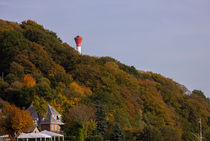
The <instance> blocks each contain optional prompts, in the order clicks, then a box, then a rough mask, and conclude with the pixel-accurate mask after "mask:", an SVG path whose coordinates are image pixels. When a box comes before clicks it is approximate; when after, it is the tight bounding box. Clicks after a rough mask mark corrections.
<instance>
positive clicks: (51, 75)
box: [0, 20, 210, 141]
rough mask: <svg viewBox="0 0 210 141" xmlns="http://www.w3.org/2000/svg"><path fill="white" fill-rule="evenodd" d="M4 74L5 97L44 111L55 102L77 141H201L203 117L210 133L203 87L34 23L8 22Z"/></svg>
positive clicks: (0, 32)
mask: <svg viewBox="0 0 210 141" xmlns="http://www.w3.org/2000/svg"><path fill="white" fill-rule="evenodd" d="M72 44H73V43H72ZM0 74H2V78H1V79H0V98H2V99H3V100H4V101H6V102H8V103H10V104H14V105H16V106H17V107H19V108H21V109H24V108H27V107H28V106H29V105H30V104H31V103H33V104H34V105H35V107H36V109H37V110H38V111H39V112H40V113H42V114H43V116H44V114H45V113H46V105H47V103H49V104H51V105H52V106H53V107H54V108H55V109H56V110H57V111H59V112H60V113H61V114H62V115H63V119H64V122H65V123H66V124H65V126H64V128H63V130H64V132H65V134H66V135H67V136H71V137H72V138H73V137H75V138H76V140H84V139H85V138H86V139H87V138H91V137H92V136H94V135H99V136H102V137H103V138H104V139H106V140H116V139H119V140H123V139H124V138H125V140H127V141H129V140H145V141H149V140H152V141H155V140H164V141H179V140H184V141H193V140H197V138H196V137H195V136H197V135H198V133H199V122H198V121H199V119H200V118H201V119H202V129H203V133H204V136H205V138H204V139H206V140H208V139H209V136H210V101H209V98H206V97H205V95H204V94H203V93H202V91H199V90H194V91H193V92H192V93H191V94H189V95H186V94H185V91H186V90H187V89H186V88H185V87H184V86H183V85H180V84H179V83H177V82H174V81H173V80H171V79H169V78H166V77H164V76H162V75H160V74H156V73H153V72H144V71H138V70H136V69H135V67H133V66H127V65H125V64H123V63H121V62H119V61H117V60H115V59H113V58H111V57H92V56H88V55H80V54H78V52H77V51H75V50H74V49H73V48H72V47H71V46H70V45H68V44H67V43H63V42H62V40H61V39H60V38H59V37H57V35H56V33H54V32H52V31H50V30H47V29H44V27H43V26H42V25H39V24H37V23H36V22H34V21H31V20H28V21H24V22H22V23H21V24H18V23H15V22H8V21H4V20H0ZM2 103H4V102H2ZM3 105H5V104H1V107H2V106H3ZM72 140H73V139H72ZM87 140H88V139H87Z"/></svg>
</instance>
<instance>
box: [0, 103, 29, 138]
mask: <svg viewBox="0 0 210 141" xmlns="http://www.w3.org/2000/svg"><path fill="white" fill-rule="evenodd" d="M32 127H33V119H32V117H31V115H30V113H29V112H27V111H24V110H21V109H19V108H17V107H15V106H14V105H9V104H8V105H6V106H5V107H4V108H3V110H2V113H1V114H0V132H2V133H4V134H9V136H10V138H12V139H13V138H14V137H16V136H17V135H19V134H20V133H22V132H28V131H29V130H30V128H32Z"/></svg>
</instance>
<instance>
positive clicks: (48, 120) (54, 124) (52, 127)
mask: <svg viewBox="0 0 210 141" xmlns="http://www.w3.org/2000/svg"><path fill="white" fill-rule="evenodd" d="M26 111H28V112H29V113H30V114H31V116H32V118H33V120H34V126H35V127H38V128H39V130H41V131H43V130H47V131H52V132H60V131H61V126H62V125H64V123H63V122H62V117H61V115H60V114H59V113H58V112H57V111H56V110H55V109H54V108H53V107H52V106H50V105H48V110H47V115H46V117H45V118H43V117H42V116H41V115H40V114H39V113H38V112H37V111H36V110H35V109H34V106H33V105H31V106H30V107H29V108H28V109H27V110H26Z"/></svg>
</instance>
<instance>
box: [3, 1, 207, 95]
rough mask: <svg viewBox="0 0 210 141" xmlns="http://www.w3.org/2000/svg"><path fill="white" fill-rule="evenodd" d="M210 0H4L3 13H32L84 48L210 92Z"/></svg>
mask: <svg viewBox="0 0 210 141" xmlns="http://www.w3.org/2000/svg"><path fill="white" fill-rule="evenodd" d="M209 7H210V0H0V19H3V20H8V21H15V22H18V23H21V22H22V21H25V20H28V19H31V20H34V21H36V22H37V23H39V24H41V25H43V26H44V27H45V28H47V29H50V30H52V31H54V32H56V33H57V35H58V36H59V37H60V38H61V40H62V41H63V42H67V43H68V44H70V45H71V46H73V47H75V42H74V37H75V36H76V35H81V36H82V37H83V43H82V53H83V54H87V55H91V56H98V57H100V56H110V57H113V58H115V59H117V60H119V61H120V62H122V63H125V64H127V65H132V66H135V67H136V68H137V69H139V70H144V71H152V72H155V73H160V74H162V75H164V76H166V77H169V78H171V79H173V80H174V81H176V82H178V83H180V84H183V85H185V86H186V87H187V88H188V89H189V90H191V91H192V90H194V89H198V90H202V91H203V92H204V93H205V95H206V96H207V97H210V8H209Z"/></svg>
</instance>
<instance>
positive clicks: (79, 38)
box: [74, 35, 82, 54]
mask: <svg viewBox="0 0 210 141" xmlns="http://www.w3.org/2000/svg"><path fill="white" fill-rule="evenodd" d="M74 40H75V42H76V46H77V51H78V52H79V53H80V54H81V53H82V52H81V43H82V37H80V36H79V35H78V36H77V37H75V38H74Z"/></svg>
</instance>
